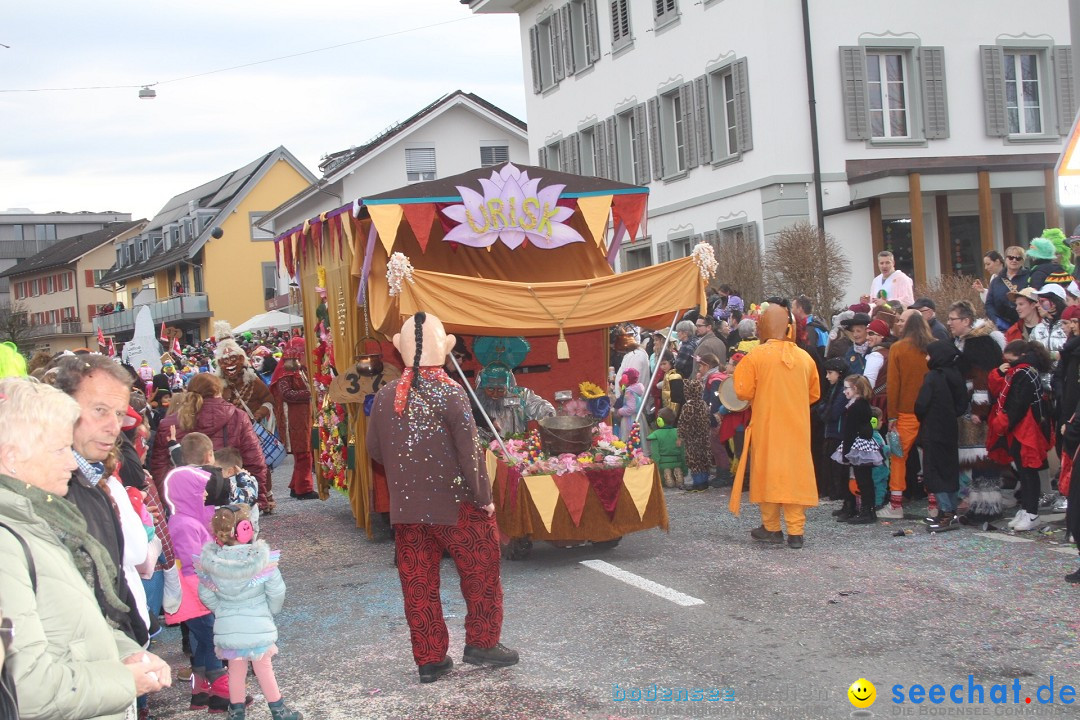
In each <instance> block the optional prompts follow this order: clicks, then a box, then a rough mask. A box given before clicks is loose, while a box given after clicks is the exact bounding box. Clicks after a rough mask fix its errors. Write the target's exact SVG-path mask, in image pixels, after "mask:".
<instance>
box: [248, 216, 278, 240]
mask: <svg viewBox="0 0 1080 720" xmlns="http://www.w3.org/2000/svg"><path fill="white" fill-rule="evenodd" d="M265 215H266V213H265V212H249V213H248V223H249V224H250V225H251V241H252V242H261V241H263V240H273V239H274V233H272V232H270V231H269V230H264V229H263V228H261V227H259V223H260V222H262V219H263V216H265Z"/></svg>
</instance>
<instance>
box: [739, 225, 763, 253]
mask: <svg viewBox="0 0 1080 720" xmlns="http://www.w3.org/2000/svg"><path fill="white" fill-rule="evenodd" d="M740 230H742V234H743V239H744V240H746V241H747V242H748V243H750V247H752V248H753V249H754V252H755V253H758V252H760V251H761V245H760V244H759V243H758V236H757V222H756V221H755V222H748V223H743V224H742V226H741V227H740Z"/></svg>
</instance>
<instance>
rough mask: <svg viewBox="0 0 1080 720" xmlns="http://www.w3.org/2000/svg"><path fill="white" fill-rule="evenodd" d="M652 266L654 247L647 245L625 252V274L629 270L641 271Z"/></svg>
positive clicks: (628, 249)
mask: <svg viewBox="0 0 1080 720" xmlns="http://www.w3.org/2000/svg"><path fill="white" fill-rule="evenodd" d="M650 265H652V246H651V245H645V246H644V247H638V248H627V249H626V250H624V251H623V267H622V269H623V272H625V271H627V270H640V269H641V268H645V267H649V266H650Z"/></svg>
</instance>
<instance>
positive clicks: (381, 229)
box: [367, 205, 401, 255]
mask: <svg viewBox="0 0 1080 720" xmlns="http://www.w3.org/2000/svg"><path fill="white" fill-rule="evenodd" d="M367 209H368V214H369V215H371V222H373V223H374V224H375V230H376V232H378V233H379V239H380V240H382V245H383V247H384V248H385V249H386V254H387V255H389V254H390V253H391V251H392V250H393V247H394V240H395V239H397V230H398V226H399V225H400V224H401V206H400V205H368V206H367Z"/></svg>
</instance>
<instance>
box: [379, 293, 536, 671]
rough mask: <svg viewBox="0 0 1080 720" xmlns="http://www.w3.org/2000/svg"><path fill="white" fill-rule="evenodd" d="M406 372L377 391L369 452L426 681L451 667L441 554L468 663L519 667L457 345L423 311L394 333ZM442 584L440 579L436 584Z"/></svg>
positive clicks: (416, 657) (488, 493)
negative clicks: (453, 584) (385, 494)
mask: <svg viewBox="0 0 1080 720" xmlns="http://www.w3.org/2000/svg"><path fill="white" fill-rule="evenodd" d="M393 341H394V346H395V347H397V349H398V351H399V352H400V353H401V357H402V358H403V359H404V360H405V363H406V367H405V371H404V373H402V376H401V377H400V378H398V379H396V380H392V381H391V382H389V383H387V384H386V385H384V386H383V387H381V388H380V389H379V391H378V392H377V393H376V394H375V400H374V402H373V403H372V409H371V416H370V419H369V421H368V424H367V438H366V439H367V449H368V453H369V454H370V456H371V457H372V458H373V459H374V460H375V461H377V462H380V463H382V465H383V467H384V468H385V470H386V478H387V487H388V489H389V492H390V522H391V524H393V526H394V530H395V540H396V544H397V565H398V575H399V576H400V578H401V585H402V587H403V588H406V591H405V592H404V593H403V594H404V599H405V619H406V620H407V621H408V623H409V630H410V637H411V638H412V645H413V647H412V650H413V659H414V660H415V661H416V664H417V666H418V669H419V673H420V681H421V682H432V681H434V680H437V679H438V678H440V677H441V676H443V675H445V674H446V673H448V672H450V669H451V668H452V667H453V665H454V663H453V661H452V660H451V659H450V658H449V657H448V656H447V655H446V651H447V648H448V646H449V635H448V633H447V629H446V622H445V620H444V619H443V617H444V616H443V611H442V603H441V601H440V599H439V593H438V592H437V591H433V588H432V587H430V585H431V583H432V580H431V573H430V572H428V570H427V568H431V567H437V565H438V562H439V558H440V557H441V556H442V553H443V550H444V549H446V550H448V551H449V553H450V556H451V557H452V558H454V561H455V564H456V565H457V570H458V574H459V575H460V576H461V587H462V591H463V595H464V598H465V605H466V608H467V614H468V617H469V618H471V620H470V621H469V624H468V627H467V628H466V631H465V661H466V662H470V663H474V664H489V665H513V664H514V663H516V662H517V659H518V658H517V653H516V652H514V651H513V650H508V649H507V648H505V647H503V646H502V645H500V644H499V638H500V634H501V631H502V617H503V612H502V597H503V594H502V585H501V582H500V580H499V542H498V528H497V527H496V524H495V518H494V516H493V514H492V513H493V512H494V505H492V504H491V483H490V481H489V480H488V477H487V471H486V468H485V466H484V462H483V460H482V458H481V455H480V449H479V447H478V443H477V435H476V424H475V422H474V419H473V416H472V412H471V410H470V407H469V400H468V397H467V395H466V394H465V390H464V389H463V388H462V387H461V386H460V385H458V384H457V383H456V382H454V381H453V380H451V379H450V377H449V376H448V375H447V374H446V371H445V370H444V369H443V363H444V361H445V360H446V355H447V353H449V352H450V351H451V349H452V348H453V347H454V342H455V339H454V336H453V335H447V334H446V331H445V330H444V328H443V326H442V323H441V322H439V319H438V318H436V317H434V316H432V315H425V314H424V313H417V314H416V315H415V316H413V317H412V318H409V319H408V320H406V321H405V324H404V325H403V327H402V328H401V332H400V333H399V334H397V335H395V336H394V338H393ZM435 582H437V579H436V580H435Z"/></svg>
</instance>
